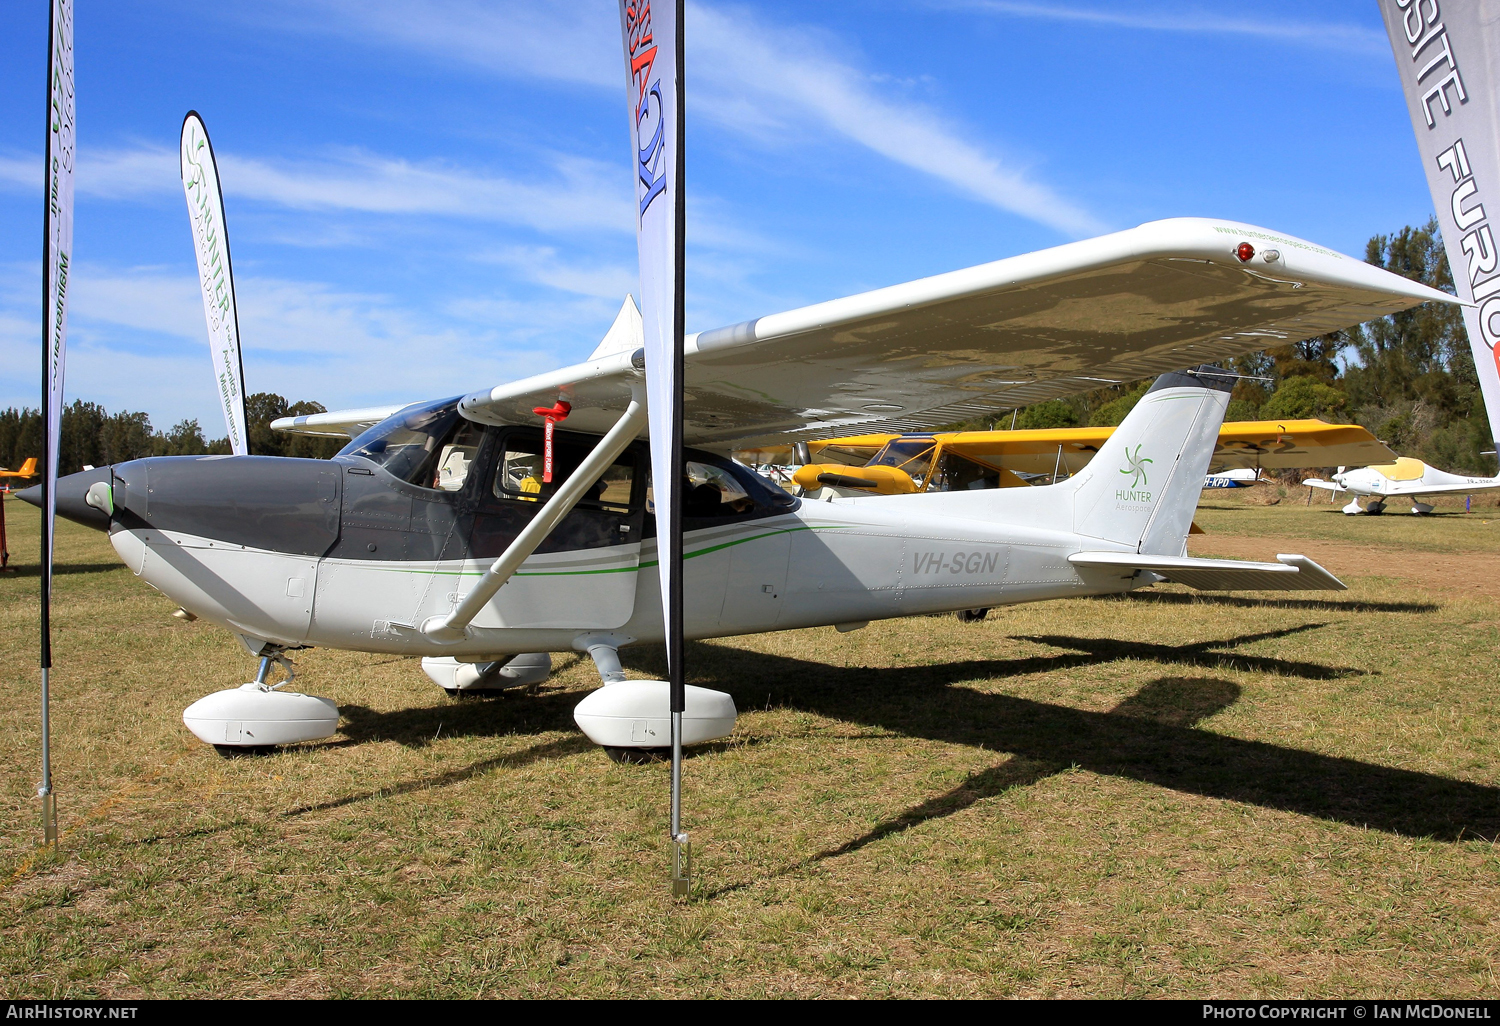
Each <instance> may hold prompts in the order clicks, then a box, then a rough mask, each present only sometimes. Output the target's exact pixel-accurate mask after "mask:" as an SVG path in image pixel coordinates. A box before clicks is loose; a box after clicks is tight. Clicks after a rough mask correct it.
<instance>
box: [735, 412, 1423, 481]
mask: <svg viewBox="0 0 1500 1026" xmlns="http://www.w3.org/2000/svg"><path fill="white" fill-rule="evenodd" d="M1114 430H1115V429H1114V428H1112V427H1083V428H1042V429H1037V430H1028V431H949V432H940V433H936V434H908V435H890V434H880V435H856V436H850V437H845V438H830V439H825V440H822V441H812V442H808V443H807V450H808V451H807V453H805V454H800V453H797V452H796V451H795V450H794V448H793V447H791V446H775V447H766V448H761V449H754V450H747V451H746V452H743V453H737V454H736V455H737V456H739V458H740V459H741V460H742V461H744V462H752V463H782V464H786V463H792V464H796V463H799V462H800V463H803V464H804V465H803V466H802V467H801V469H799V470H798V471H797V472H796V473H795V474H794V475H793V480H794V481H795V482H796V483H797V484H798V485H800V486H801V487H802V489H803V490H804V491H807V492H812V491H816V490H818V489H820V488H825V487H826V488H833V489H836V490H838V491H840V492H842V493H843V494H849V495H857V494H864V495H902V494H907V493H911V492H944V491H958V490H962V489H971V488H1014V487H1017V486H1022V485H1027V484H1030V483H1032V482H1033V481H1037V480H1040V481H1041V482H1042V483H1050V482H1052V481H1054V480H1061V479H1063V478H1065V477H1069V476H1071V475H1073V474H1076V473H1077V472H1078V471H1080V470H1082V469H1083V468H1084V467H1085V466H1086V465H1087V464H1088V462H1089V460H1090V459H1092V458H1093V455H1094V453H1096V452H1098V451H1099V447H1100V446H1102V445H1103V444H1104V443H1105V441H1106V440H1107V439H1108V438H1109V436H1110V435H1112V434H1113V433H1114ZM799 456H805V457H806V458H805V459H799V458H798V457H799ZM1395 457H1396V454H1395V453H1394V452H1392V451H1391V450H1390V449H1389V448H1387V447H1386V445H1385V443H1383V442H1381V441H1380V440H1378V439H1377V438H1376V437H1375V436H1374V435H1372V434H1370V432H1368V431H1366V430H1365V429H1364V428H1362V427H1360V426H1358V425H1357V424H1327V423H1324V422H1323V421H1321V420H1287V421H1262V420H1249V421H1232V422H1230V423H1227V424H1225V425H1224V426H1223V428H1222V429H1221V430H1220V431H1219V441H1218V445H1217V446H1216V447H1215V449H1214V455H1213V459H1212V461H1211V462H1210V464H1209V472H1210V474H1218V473H1222V472H1224V471H1232V470H1252V469H1253V470H1284V469H1290V468H1300V467H1337V466H1343V467H1357V466H1366V465H1368V464H1372V463H1388V462H1390V461H1391V460H1393V459H1395Z"/></svg>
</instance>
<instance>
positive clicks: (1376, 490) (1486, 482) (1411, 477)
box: [1302, 456, 1500, 516]
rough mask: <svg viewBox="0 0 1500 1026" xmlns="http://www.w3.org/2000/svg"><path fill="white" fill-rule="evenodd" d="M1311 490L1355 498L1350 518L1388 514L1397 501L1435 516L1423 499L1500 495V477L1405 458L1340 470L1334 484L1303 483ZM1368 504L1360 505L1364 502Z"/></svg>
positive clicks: (1347, 509)
mask: <svg viewBox="0 0 1500 1026" xmlns="http://www.w3.org/2000/svg"><path fill="white" fill-rule="evenodd" d="M1302 483H1303V484H1305V485H1307V486H1308V487H1309V488H1322V489H1323V490H1325V491H1328V492H1332V493H1337V492H1349V493H1350V494H1352V495H1353V496H1354V498H1352V499H1350V500H1349V504H1348V505H1347V506H1345V507H1344V512H1345V513H1348V514H1349V515H1350V516H1355V515H1357V514H1361V513H1370V514H1379V513H1384V512H1385V504H1386V500H1388V499H1391V498H1396V497H1403V498H1409V499H1411V511H1412V512H1413V513H1431V512H1432V504H1431V503H1427V502H1418V501H1417V497H1418V496H1422V495H1429V496H1430V495H1453V494H1458V495H1477V494H1479V493H1480V492H1500V477H1461V476H1459V475H1458V474H1449V473H1448V472H1446V471H1443V470H1438V469H1437V468H1436V467H1429V466H1428V465H1427V464H1425V463H1423V462H1422V461H1421V460H1416V459H1412V458H1411V457H1410V456H1402V457H1400V458H1398V459H1397V460H1396V462H1395V463H1383V464H1377V465H1376V466H1373V467H1360V468H1359V469H1357V470H1345V469H1344V468H1343V467H1340V468H1339V472H1338V473H1337V474H1334V475H1333V480H1332V481H1323V480H1321V479H1319V478H1315V477H1314V478H1309V479H1307V480H1306V481H1303V482H1302ZM1361 498H1363V499H1364V500H1365V502H1364V505H1360V499H1361Z"/></svg>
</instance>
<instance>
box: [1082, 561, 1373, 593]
mask: <svg viewBox="0 0 1500 1026" xmlns="http://www.w3.org/2000/svg"><path fill="white" fill-rule="evenodd" d="M1276 558H1277V560H1278V561H1279V562H1276V563H1249V562H1245V561H1244V560H1239V559H1197V558H1194V557H1193V556H1150V555H1144V554H1142V553H1138V552H1075V553H1074V554H1073V555H1071V556H1069V557H1068V562H1070V563H1072V564H1073V565H1074V566H1076V567H1093V568H1097V569H1101V570H1103V569H1112V570H1121V571H1124V570H1146V571H1149V572H1151V573H1153V574H1156V575H1158V576H1159V577H1162V578H1164V579H1165V580H1168V581H1172V582H1173V583H1176V584H1186V585H1187V586H1188V587H1190V588H1197V589H1198V590H1199V591H1345V590H1347V589H1346V588H1345V585H1344V582H1343V581H1341V580H1339V579H1338V578H1337V577H1335V576H1333V574H1331V573H1329V572H1328V571H1327V570H1324V569H1323V568H1322V567H1321V566H1319V565H1318V564H1317V563H1314V562H1313V561H1312V560H1310V559H1308V558H1307V557H1306V556H1296V555H1285V554H1283V555H1278V556H1277V557H1276Z"/></svg>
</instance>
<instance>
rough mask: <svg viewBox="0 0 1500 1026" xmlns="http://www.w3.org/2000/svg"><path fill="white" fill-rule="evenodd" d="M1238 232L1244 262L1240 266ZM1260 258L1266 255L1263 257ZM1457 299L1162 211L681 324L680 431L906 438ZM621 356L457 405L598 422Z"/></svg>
mask: <svg viewBox="0 0 1500 1026" xmlns="http://www.w3.org/2000/svg"><path fill="white" fill-rule="evenodd" d="M1241 243H1249V244H1250V245H1251V246H1252V247H1253V248H1254V249H1255V251H1256V252H1255V255H1254V256H1253V257H1252V258H1251V259H1250V260H1249V261H1248V262H1242V261H1240V260H1239V259H1238V258H1237V257H1236V255H1235V250H1236V247H1238V246H1239V245H1240V244H1241ZM1273 255H1274V259H1272V260H1270V261H1269V262H1268V261H1267V260H1266V259H1265V258H1266V257H1268V256H1273ZM1429 300H1442V301H1446V302H1455V300H1454V299H1453V297H1451V296H1448V295H1445V294H1444V293H1440V292H1437V291H1435V290H1433V289H1429V288H1427V287H1426V286H1423V285H1420V284H1418V283H1416V282H1412V281H1408V280H1407V279H1405V278H1401V277H1398V276H1396V275H1393V274H1390V273H1389V272H1387V271H1384V270H1382V269H1380V268H1377V267H1373V266H1371V265H1369V264H1366V263H1363V262H1362V261H1359V260H1355V259H1353V258H1351V257H1346V256H1342V255H1340V254H1337V253H1334V252H1332V251H1330V250H1326V249H1323V248H1321V247H1318V246H1314V245H1312V244H1311V243H1307V242H1303V241H1301V240H1299V239H1294V238H1291V237H1290V236H1284V235H1277V234H1274V233H1271V232H1267V231H1265V230H1263V229H1260V228H1255V227H1252V226H1250V225H1243V224H1237V223H1234V222H1228V221H1212V220H1207V219H1201V218H1179V219H1174V220H1168V221H1156V222H1152V223H1149V224H1145V225H1141V226H1140V227H1138V228H1132V229H1129V230H1128V231H1123V232H1117V233H1115V234H1113V235H1106V236H1102V237H1100V238H1097V239H1089V240H1085V241H1083V242H1075V243H1070V244H1068V245H1065V246H1058V247H1056V248H1054V249H1048V250H1043V251H1041V252H1038V253H1031V254H1027V255H1025V256H1018V257H1012V258H1009V259H1006V260H999V261H995V262H994V263H989V264H982V265H980V266H978V267H971V268H968V269H965V270H961V271H953V272H950V273H948V274H941V275H938V276H936V277H933V278H924V279H920V280H918V281H913V282H907V283H905V284H902V285H894V286H891V287H889V288H884V289H878V290H876V291H874V292H867V293H863V294H860V295H856V296H850V297H847V298H844V299H836V300H832V301H830V302H827V303H820V304H817V305H815V306H809V307H803V308H802V309H799V310H791V311H788V312H786V313H779V314H773V315H770V316H767V317H761V318H758V319H756V320H752V321H745V322H743V323H741V324H736V325H731V326H729V327H725V328H718V329H715V330H713V331H705V332H701V333H699V334H696V335H691V336H689V337H688V339H687V345H686V349H687V356H686V368H687V373H686V381H685V391H686V393H687V399H686V406H685V415H686V423H685V425H684V439H685V440H686V441H688V442H689V443H692V444H695V445H706V446H709V447H712V448H730V447H739V448H753V447H755V446H756V445H759V444H766V443H770V442H776V441H781V442H784V441H788V440H795V439H797V438H808V437H814V436H823V437H829V436H831V435H834V434H848V433H851V432H849V430H848V429H849V428H851V427H854V426H856V425H861V426H865V425H868V427H867V428H866V430H872V429H876V428H877V427H878V429H880V430H887V431H911V430H919V429H923V428H930V427H932V426H934V425H939V424H943V423H951V422H952V421H956V420H963V419H966V418H969V417H973V416H975V415H976V414H979V413H985V412H992V411H994V410H995V409H1003V408H1010V407H1012V406H1021V405H1025V404H1028V403H1034V402H1039V401H1041V400H1044V399H1051V398H1055V397H1058V396H1063V395H1069V394H1071V393H1075V392H1081V391H1087V390H1089V389H1093V388H1097V387H1099V386H1100V385H1101V384H1108V383H1113V382H1119V381H1133V380H1136V379H1138V378H1142V377H1147V376H1150V375H1153V374H1157V373H1159V372H1162V371H1168V370H1175V369H1180V368H1182V367H1188V366H1192V365H1194V364H1198V363H1205V362H1210V361H1213V360H1219V359H1224V358H1227V357H1230V356H1235V355H1238V354H1240V353H1244V352H1248V351H1251V350H1256V349H1263V348H1265V347H1267V346H1273V345H1278V344H1281V343H1284V342H1288V341H1295V340H1297V339H1303V338H1309V337H1312V336H1314V335H1319V334H1323V333H1325V332H1328V331H1332V330H1335V329H1337V328H1343V327H1347V326H1348V325H1350V324H1356V323H1359V322H1361V321H1366V320H1369V319H1371V318H1373V317H1379V316H1382V315H1384V314H1388V313H1391V312H1394V311H1397V310H1403V309H1406V308H1408V307H1411V306H1415V305H1417V304H1419V303H1423V302H1427V301H1429ZM634 360H635V356H634V354H633V353H629V352H616V353H614V354H610V355H605V356H601V357H599V358H596V359H591V360H589V361H586V362H584V363H581V364H578V365H575V366H573V367H568V368H564V369H562V370H558V371H553V372H550V373H546V374H540V375H537V376H535V377H532V378H527V379H524V380H522V381H517V382H513V383H511V384H506V385H501V386H499V387H497V388H493V389H487V390H485V391H482V392H475V393H472V394H471V395H468V396H466V397H465V398H464V400H463V410H464V413H465V415H466V416H468V417H469V418H470V419H473V420H477V421H480V422H484V423H533V422H535V420H536V418H535V417H534V416H533V414H532V412H531V410H532V408H533V407H534V406H548V405H551V404H552V403H553V402H554V401H556V400H557V399H559V398H561V399H566V400H567V401H569V402H570V403H572V404H573V414H572V416H571V417H570V418H569V421H570V422H569V424H568V426H569V427H574V426H576V427H577V428H579V429H580V430H589V431H594V430H603V429H605V428H607V427H608V426H609V425H610V424H611V423H613V421H614V420H615V419H616V418H617V417H618V411H619V409H620V408H621V407H622V406H623V405H624V404H625V402H626V401H627V400H628V398H629V395H630V387H631V384H632V382H633V381H635V380H636V375H635V374H634V373H633V362H634Z"/></svg>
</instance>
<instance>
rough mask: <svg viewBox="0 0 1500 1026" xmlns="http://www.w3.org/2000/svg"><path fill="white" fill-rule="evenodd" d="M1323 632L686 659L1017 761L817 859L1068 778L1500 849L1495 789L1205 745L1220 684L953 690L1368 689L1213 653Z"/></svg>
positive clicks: (807, 705) (1224, 692)
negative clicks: (1265, 680) (878, 665)
mask: <svg viewBox="0 0 1500 1026" xmlns="http://www.w3.org/2000/svg"><path fill="white" fill-rule="evenodd" d="M1318 626H1320V625H1318V624H1308V625H1305V626H1303V627H1299V628H1291V629H1289V630H1282V631H1269V632H1265V633H1263V634H1257V635H1247V636H1243V637H1240V638H1231V639H1228V640H1224V641H1217V642H1206V643H1201V644H1197V645H1188V646H1181V647H1173V646H1168V645H1152V644H1146V643H1139V642H1121V641H1113V640H1105V639H1092V638H1064V637H1036V638H1029V639H1026V640H1031V641H1035V642H1039V643H1043V644H1049V645H1053V646H1057V647H1065V648H1070V649H1072V650H1073V651H1072V652H1070V653H1067V654H1064V655H1058V656H1038V657H1032V658H1026V659H1010V660H970V661H964V662H956V663H948V664H942V665H936V666H916V667H902V668H895V669H870V668H845V667H833V666H825V665H822V664H819V663H812V662H806V661H803V660H799V659H793V658H788V657H784V656H774V655H766V654H763V653H757V652H748V651H744V650H741V649H730V648H726V647H722V646H715V645H706V644H698V645H694V646H692V647H691V649H690V651H689V653H688V659H689V663H688V665H689V666H694V665H695V664H696V666H698V667H704V668H711V670H712V673H713V678H714V679H713V680H710V681H704V682H703V683H707V684H709V685H710V686H717V687H722V688H725V689H727V690H730V691H732V692H737V693H738V694H741V695H744V696H745V697H747V698H751V696H754V697H753V698H752V699H751V700H752V702H754V703H756V704H758V703H759V702H761V701H765V700H766V699H767V698H769V700H771V701H774V702H779V703H780V704H782V705H784V706H790V707H793V708H798V709H804V710H807V711H809V712H814V713H817V714H819V715H822V716H827V717H830V718H834V719H840V720H844V721H848V722H855V723H864V724H867V725H869V726H873V727H880V728H883V729H886V730H890V731H893V732H895V733H900V734H904V735H907V736H909V737H924V738H929V739H931V740H934V741H943V742H948V743H952V744H968V745H983V746H984V747H985V748H989V749H994V750H996V751H1000V752H1008V753H1011V758H1010V759H1008V760H1007V761H1006V762H1004V763H1001V764H1000V765H999V766H996V767H992V768H991V769H987V770H983V771H981V772H979V773H976V774H973V775H972V776H970V777H969V778H968V779H966V780H965V781H964V782H963V783H961V784H960V785H959V786H958V787H956V788H954V789H953V790H952V791H950V792H948V793H947V794H944V795H940V796H937V797H935V798H931V799H927V800H925V801H923V802H921V803H919V804H917V805H914V806H912V807H911V808H909V809H907V810H905V811H904V812H902V813H900V814H899V815H897V816H894V817H892V818H891V819H890V820H888V821H886V822H885V823H882V824H880V825H878V826H877V827H875V828H874V829H873V830H871V831H870V832H868V833H867V834H865V835H863V836H862V837H860V838H856V839H855V840H852V841H849V842H847V843H846V844H844V845H841V846H840V847H839V848H838V849H834V850H831V851H829V852H825V853H823V854H822V856H821V857H829V856H832V855H836V854H842V853H845V852H847V851H853V850H857V849H858V848H860V847H863V846H864V845H866V844H869V843H871V842H872V841H874V840H878V839H879V838H880V837H884V836H889V835H890V834H892V833H895V832H898V831H900V830H904V829H907V828H908V827H910V826H913V825H915V824H917V823H921V822H925V821H927V820H930V819H935V818H938V817H941V816H946V815H951V814H953V813H954V812H958V811H960V810H962V809H964V808H968V807H969V806H970V805H973V804H974V803H975V802H977V801H981V800H983V799H984V798H988V797H991V796H993V795H996V794H999V793H1001V792H1002V791H1004V790H1006V789H1008V788H1010V787H1015V786H1018V785H1024V784H1029V783H1034V782H1036V781H1038V780H1041V779H1043V778H1044V777H1046V776H1049V775H1051V774H1053V773H1056V772H1059V771H1060V770H1062V769H1065V768H1067V767H1069V766H1075V765H1076V766H1078V767H1080V768H1082V769H1086V770H1089V771H1091V772H1094V773H1101V774H1106V775H1109V776H1118V777H1123V778H1126V779H1130V780H1139V781H1143V782H1145V783H1150V784H1155V785H1157V786H1159V787H1165V788H1169V789H1171V790H1174V791H1181V792H1184V793H1187V794H1198V795H1203V796H1205V797H1209V798H1218V799H1223V800H1226V801H1237V802H1245V803H1247V804H1251V805H1259V806H1262V807H1264V808H1270V809H1280V810H1283V811H1286V812H1294V813H1298V814H1300V815H1304V816H1314V817H1317V818H1320V819H1326V820H1332V821H1336V822H1342V823H1348V824H1351V825H1354V826H1361V827H1368V828H1371V829H1377V830H1383V831H1386V832H1389V833H1395V834H1401V835H1403V836H1408V837H1432V838H1435V839H1439V840H1448V841H1455V840H1458V839H1459V838H1460V837H1473V838H1476V839H1480V838H1482V839H1485V840H1493V839H1495V838H1496V837H1497V836H1500V789H1497V788H1494V787H1488V786H1484V785H1481V784H1473V783H1468V782H1466V781H1461V780H1453V779H1449V778H1447V777H1441V776H1436V775H1433V774H1429V773H1419V772H1413V771H1410V770H1402V769H1395V768H1392V767H1388V766H1380V765H1376V764H1373V763H1367V762H1361V761H1359V760H1357V759H1345V758H1338V757H1334V756H1328V755H1320V754H1318V753H1315V752H1307V751H1302V750H1299V749H1295V748H1287V747H1284V746H1281V745H1275V744H1268V743H1266V742H1261V741H1245V740H1241V739H1239V738H1233V737H1226V736H1224V735H1221V734H1216V733H1213V732H1211V731H1207V730H1202V729H1198V728H1197V726H1196V724H1197V723H1199V722H1201V721H1202V720H1203V719H1206V718H1207V717H1209V716H1212V715H1213V714H1215V713H1217V712H1219V711H1221V710H1223V709H1225V708H1228V707H1229V706H1230V705H1232V704H1233V703H1234V702H1235V701H1236V700H1237V699H1238V697H1239V689H1238V688H1237V687H1236V686H1235V685H1234V684H1232V683H1230V682H1227V681H1222V680H1214V679H1211V678H1203V677H1189V678H1174V677H1168V678H1163V679H1161V680H1157V681H1154V682H1152V683H1150V684H1148V685H1146V687H1144V688H1142V689H1141V691H1139V692H1137V693H1136V694H1135V695H1134V696H1132V697H1131V698H1129V699H1127V700H1126V701H1125V702H1123V703H1121V705H1119V706H1117V707H1116V708H1114V709H1112V710H1110V711H1109V712H1102V713H1101V712H1085V711H1083V710H1079V709H1073V708H1069V707H1066V706H1058V705H1052V704H1049V703H1045V702H1036V701H1032V700H1029V699H1024V698H1016V697H1014V696H1011V695H996V694H988V693H984V692H980V691H976V690H973V689H970V688H963V687H955V686H953V685H957V684H962V683H964V682H965V681H972V680H987V679H993V678H996V677H1003V676H1005V675H1007V674H1011V673H1036V672H1040V671H1044V670H1047V669H1063V668H1067V667H1078V666H1089V665H1102V664H1104V663H1108V662H1112V661H1114V660H1117V659H1150V660H1153V661H1156V662H1160V663H1167V664H1173V663H1176V664H1179V665H1187V666H1193V667H1203V668H1217V667H1223V666H1231V665H1232V666H1237V667H1241V668H1245V669H1253V670H1260V671H1262V672H1270V673H1277V674H1282V675H1287V676H1296V677H1302V678H1304V679H1310V680H1331V679H1337V678H1343V677H1350V676H1354V675H1357V674H1359V672H1360V671H1357V670H1351V669H1341V668H1338V667H1330V666H1323V665H1320V664H1317V663H1307V662H1295V661H1291V660H1283V659H1268V658H1262V657H1254V656H1246V655H1241V654H1236V653H1228V652H1215V651H1213V650H1214V649H1223V648H1232V647H1234V646H1236V645H1242V644H1246V643H1248V642H1250V641H1253V640H1260V639H1265V638H1273V637H1281V636H1285V635H1287V634H1291V633H1295V632H1298V631H1302V630H1311V629H1315V628H1316V627H1318ZM709 650H711V651H709ZM695 656H696V658H694V657H695ZM694 676H695V677H696V676H698V675H697V674H695V675H694Z"/></svg>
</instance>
